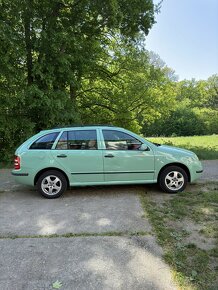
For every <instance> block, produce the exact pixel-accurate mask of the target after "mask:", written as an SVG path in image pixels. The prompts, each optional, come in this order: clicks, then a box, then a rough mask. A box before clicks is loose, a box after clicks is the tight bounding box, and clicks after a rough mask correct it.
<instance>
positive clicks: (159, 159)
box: [12, 126, 203, 198]
mask: <svg viewBox="0 0 218 290" xmlns="http://www.w3.org/2000/svg"><path fill="white" fill-rule="evenodd" d="M202 171H203V169H202V165H201V162H200V161H199V159H198V157H197V156H196V154H195V153H193V152H191V151H188V150H185V149H180V148H176V147H171V146H165V145H159V144H155V143H151V142H149V141H147V140H145V139H144V138H142V137H140V136H138V135H136V134H134V133H132V132H130V131H128V130H125V129H122V128H118V127H113V126H81V127H69V128H68V127H66V128H56V129H51V130H46V131H41V132H40V133H38V134H37V135H35V136H33V137H31V138H30V139H28V140H27V141H26V142H24V143H23V144H22V145H21V146H20V147H19V148H18V149H17V150H16V152H15V159H14V170H13V171H12V174H13V175H14V176H15V179H16V181H18V182H19V183H22V184H26V185H31V186H37V189H38V191H39V192H40V193H41V194H42V195H43V196H44V197H47V198H56V197H59V196H60V195H61V194H63V192H64V191H65V190H66V189H67V188H68V187H70V186H84V185H112V184H143V183H158V184H159V185H160V187H161V188H162V189H163V190H164V191H166V192H170V193H176V192H181V191H183V190H184V189H185V187H186V185H187V183H188V182H193V181H194V180H196V179H198V178H199V177H200V175H201V173H202Z"/></svg>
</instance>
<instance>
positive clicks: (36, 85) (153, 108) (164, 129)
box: [0, 0, 218, 160]
mask: <svg viewBox="0 0 218 290" xmlns="http://www.w3.org/2000/svg"><path fill="white" fill-rule="evenodd" d="M158 10H159V7H158V6H155V5H154V4H153V1H152V0H144V1H141V0H134V1H128V0H122V1H121V0H108V1H99V0H92V1H90V0H79V1H76V0H52V1H50V0H49V1H48V0H42V1H39V0H34V1H32V0H19V1H18V0H14V1H9V0H2V1H1V2H0V48H1V49H0V150H1V151H0V160H7V159H9V158H10V156H11V154H12V153H13V151H14V149H15V148H16V146H17V145H18V144H20V143H21V142H23V140H24V139H26V138H28V137H29V136H30V135H32V134H34V133H35V132H38V131H39V130H42V129H46V128H51V127H53V126H57V125H66V124H90V123H92V124H96V123H98V124H99V123H106V124H109V123H110V124H114V125H119V126H122V127H126V128H128V129H131V130H134V131H135V132H138V133H142V134H146V135H150V136H151V135H167V136H168V135H172V134H174V135H192V134H210V133H218V125H217V123H218V115H217V106H218V100H217V99H218V76H216V75H215V76H212V77H211V78H209V79H208V80H206V81H195V80H191V81H182V82H178V81H177V78H176V75H175V73H174V72H173V70H171V69H170V68H168V67H167V66H166V65H165V64H164V63H163V62H162V61H161V59H160V58H159V57H158V56H157V55H155V54H154V53H149V52H147V51H146V50H145V49H144V47H145V36H146V35H147V34H148V32H149V29H150V28H151V27H152V25H153V24H154V22H155V21H154V16H155V13H157V12H158Z"/></svg>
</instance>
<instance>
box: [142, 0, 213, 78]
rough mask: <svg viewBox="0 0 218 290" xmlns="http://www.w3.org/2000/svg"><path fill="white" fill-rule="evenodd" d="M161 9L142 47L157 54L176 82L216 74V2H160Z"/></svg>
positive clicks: (196, 0)
mask: <svg viewBox="0 0 218 290" xmlns="http://www.w3.org/2000/svg"><path fill="white" fill-rule="evenodd" d="M158 2H160V1H154V3H158ZM161 6H162V8H161V11H160V13H159V14H157V16H156V22H157V23H156V24H154V26H153V27H152V29H151V30H150V33H149V35H148V36H147V39H146V48H147V49H148V50H152V51H154V52H155V53H157V54H159V56H160V57H161V59H162V60H163V61H164V62H165V63H166V64H167V66H169V67H171V68H172V69H174V70H175V72H176V74H177V75H178V76H179V80H183V79H192V78H195V79H196V80H200V79H207V78H208V77H210V76H211V75H212V74H215V73H218V0H163V2H162V4H161Z"/></svg>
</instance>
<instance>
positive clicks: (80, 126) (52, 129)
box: [41, 125, 125, 132]
mask: <svg viewBox="0 0 218 290" xmlns="http://www.w3.org/2000/svg"><path fill="white" fill-rule="evenodd" d="M98 128H105V129H112V128H114V129H115V128H116V129H121V130H125V129H124V128H121V127H116V126H113V125H70V126H57V127H54V128H51V129H46V130H42V131H41V132H54V131H55V132H56V131H63V130H69V129H83V130H84V129H98Z"/></svg>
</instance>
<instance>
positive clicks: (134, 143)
mask: <svg viewBox="0 0 218 290" xmlns="http://www.w3.org/2000/svg"><path fill="white" fill-rule="evenodd" d="M102 133H103V137H104V142H105V148H106V149H107V150H139V149H140V147H141V145H142V142H141V141H139V140H138V139H136V138H134V137H133V136H131V135H129V134H126V133H124V132H121V131H116V130H102Z"/></svg>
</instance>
